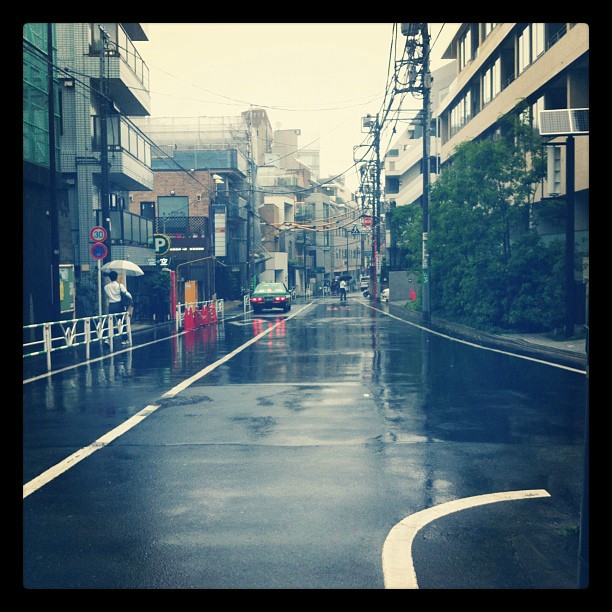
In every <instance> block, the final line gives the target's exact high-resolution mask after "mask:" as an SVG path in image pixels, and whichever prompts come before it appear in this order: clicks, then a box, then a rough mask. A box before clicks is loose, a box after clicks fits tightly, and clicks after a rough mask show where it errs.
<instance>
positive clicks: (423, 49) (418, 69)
mask: <svg viewBox="0 0 612 612" xmlns="http://www.w3.org/2000/svg"><path fill="white" fill-rule="evenodd" d="M402 34H403V35H404V36H406V51H407V56H408V59H407V60H402V61H400V65H407V77H408V83H407V84H406V86H405V87H403V88H398V87H397V74H398V72H399V71H398V70H396V87H395V92H396V93H401V92H411V93H416V94H420V95H422V97H423V162H422V163H423V168H422V170H423V195H422V196H421V207H422V212H423V223H422V245H423V246H422V249H423V253H422V311H421V317H422V321H423V323H424V324H426V325H427V324H429V323H430V322H431V303H430V275H429V249H428V245H427V239H428V237H429V229H430V224H429V175H430V167H429V166H430V159H429V155H430V154H429V148H430V139H431V108H430V106H431V101H430V95H431V74H430V71H429V50H430V47H429V28H428V25H427V24H426V23H402Z"/></svg>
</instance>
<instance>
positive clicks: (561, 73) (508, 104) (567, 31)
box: [438, 23, 589, 311]
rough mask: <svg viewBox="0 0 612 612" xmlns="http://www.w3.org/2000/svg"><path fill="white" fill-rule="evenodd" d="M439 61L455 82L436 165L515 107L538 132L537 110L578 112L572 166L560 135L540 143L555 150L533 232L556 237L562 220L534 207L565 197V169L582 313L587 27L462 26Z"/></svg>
mask: <svg viewBox="0 0 612 612" xmlns="http://www.w3.org/2000/svg"><path fill="white" fill-rule="evenodd" d="M442 57H443V58H445V59H455V60H456V66H457V74H456V79H455V81H454V82H453V84H452V86H451V88H450V90H449V93H448V95H447V96H446V97H445V98H444V100H443V101H442V102H441V103H440V107H439V109H438V120H439V126H440V162H441V164H442V166H444V164H445V163H447V162H448V161H449V160H450V159H451V158H452V155H453V150H454V148H455V147H456V146H457V145H458V144H459V143H461V142H463V141H466V140H473V139H477V138H486V137H495V136H496V134H497V132H498V129H499V128H498V125H497V121H498V118H499V117H500V116H502V115H504V114H506V113H508V112H509V111H512V110H513V109H515V108H516V106H517V105H518V104H520V103H524V102H527V103H528V105H529V106H530V107H531V109H532V111H533V112H532V117H533V127H534V128H535V129H538V130H540V129H541V117H540V112H541V111H550V110H555V109H585V110H584V111H580V112H581V113H582V116H583V118H584V119H585V120H586V129H584V126H583V129H584V132H583V133H582V134H580V135H576V136H572V139H573V143H574V149H575V160H574V167H573V169H572V168H568V165H567V160H566V151H567V146H566V145H567V142H568V136H567V135H562V136H559V137H547V138H546V140H547V145H556V146H548V151H547V152H548V159H549V165H548V177H547V180H545V181H544V182H543V184H542V185H541V186H540V188H539V190H538V193H537V196H536V203H535V205H534V217H535V218H536V219H537V220H538V225H537V227H538V232H539V233H540V234H541V235H542V236H543V237H544V238H545V239H549V240H552V239H560V240H564V239H565V232H566V229H567V228H566V219H557V220H555V219H554V218H553V219H551V218H546V219H544V218H543V215H541V214H539V212H540V211H539V209H542V210H543V209H544V207H543V206H538V203H540V204H541V203H542V202H544V201H545V199H547V198H556V199H559V200H565V199H566V197H567V191H566V179H567V176H566V173H567V172H568V171H572V170H573V172H574V176H575V186H574V196H573V197H574V211H573V225H574V230H573V231H574V258H575V264H574V271H575V273H574V280H575V283H576V294H577V298H578V299H580V300H582V301H583V309H584V300H585V288H584V287H585V285H584V278H583V269H584V268H583V266H585V265H586V270H587V271H588V254H589V136H588V108H589V26H588V24H585V23H462V24H460V26H459V28H458V29H457V32H456V34H455V36H454V37H453V39H452V41H451V42H450V44H449V45H448V48H447V49H446V51H445V53H444V54H443V56H442ZM570 227H571V226H570ZM587 273H588V272H587ZM579 310H580V309H579ZM583 311H584V310H583Z"/></svg>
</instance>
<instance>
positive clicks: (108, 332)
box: [23, 312, 132, 370]
mask: <svg viewBox="0 0 612 612" xmlns="http://www.w3.org/2000/svg"><path fill="white" fill-rule="evenodd" d="M124 335H126V336H127V338H128V344H129V345H130V346H131V344H132V325H131V320H130V317H129V316H128V313H127V312H122V313H119V314H106V315H102V316H96V317H84V318H82V319H69V320H66V321H50V322H47V323H35V324H33V325H24V326H23V357H24V358H25V357H34V356H36V355H46V358H47V370H51V354H52V353H54V352H56V351H62V350H66V349H69V348H74V347H77V346H85V354H86V357H87V359H89V356H90V350H91V344H92V342H104V341H106V342H108V344H109V345H110V350H111V351H112V350H113V349H114V343H115V342H117V341H119V340H118V338H117V339H115V338H116V337H117V336H119V337H120V336H124Z"/></svg>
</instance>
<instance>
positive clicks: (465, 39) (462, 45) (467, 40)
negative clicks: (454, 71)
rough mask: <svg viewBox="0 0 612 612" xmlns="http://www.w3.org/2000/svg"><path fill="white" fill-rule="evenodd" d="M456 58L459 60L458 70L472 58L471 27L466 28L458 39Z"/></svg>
mask: <svg viewBox="0 0 612 612" xmlns="http://www.w3.org/2000/svg"><path fill="white" fill-rule="evenodd" d="M458 51H459V53H458V57H457V60H458V62H459V70H462V69H463V68H465V65H466V64H467V63H468V62H469V61H470V60H471V59H472V29H471V28H470V27H468V29H467V30H466V31H465V32H464V33H463V35H462V36H461V38H460V39H459V49H458Z"/></svg>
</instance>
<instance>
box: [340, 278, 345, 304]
mask: <svg viewBox="0 0 612 612" xmlns="http://www.w3.org/2000/svg"><path fill="white" fill-rule="evenodd" d="M340 301H341V302H346V281H345V280H344V279H342V280H341V281H340Z"/></svg>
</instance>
